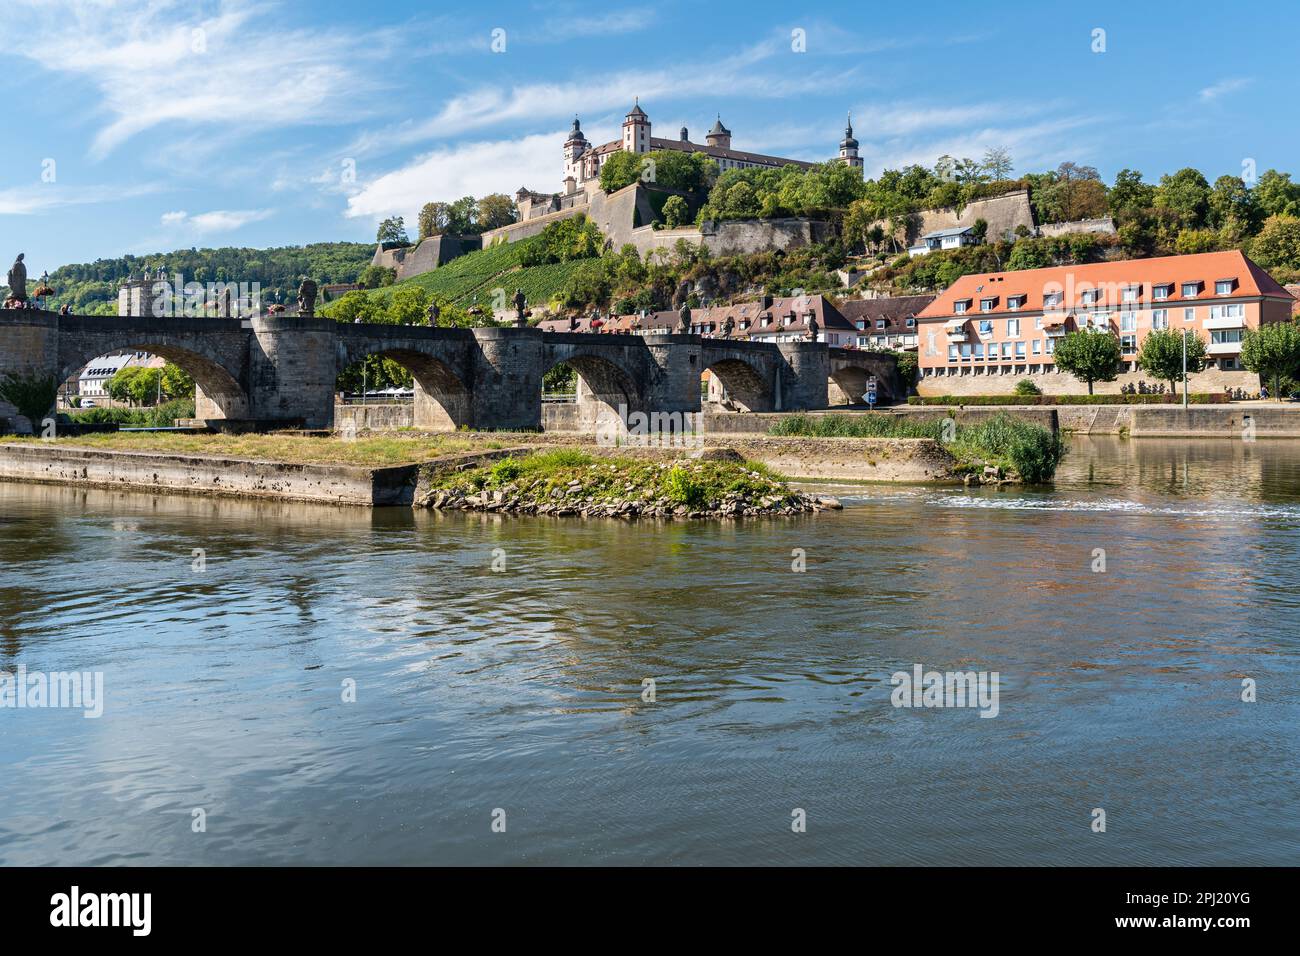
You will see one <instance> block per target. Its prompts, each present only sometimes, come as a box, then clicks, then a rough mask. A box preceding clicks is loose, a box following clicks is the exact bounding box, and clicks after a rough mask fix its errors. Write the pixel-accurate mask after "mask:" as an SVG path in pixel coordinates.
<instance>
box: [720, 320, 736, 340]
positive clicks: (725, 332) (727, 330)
mask: <svg viewBox="0 0 1300 956" xmlns="http://www.w3.org/2000/svg"><path fill="white" fill-rule="evenodd" d="M735 330H736V323H735V320H733V319H732V318H731V316H730V315H728V316H727V317H726V318H725V319H723V320H722V337H723V338H724V339H729V338H731V333H732V332H734V331H735Z"/></svg>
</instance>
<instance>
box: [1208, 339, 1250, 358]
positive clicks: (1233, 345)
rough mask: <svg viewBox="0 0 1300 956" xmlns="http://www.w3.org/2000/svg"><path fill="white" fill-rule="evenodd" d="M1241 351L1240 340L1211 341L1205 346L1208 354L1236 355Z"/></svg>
mask: <svg viewBox="0 0 1300 956" xmlns="http://www.w3.org/2000/svg"><path fill="white" fill-rule="evenodd" d="M1240 351H1241V343H1240V342H1210V343H1209V344H1208V345H1206V346H1205V354H1206V355H1236V354H1237V353H1238V352H1240Z"/></svg>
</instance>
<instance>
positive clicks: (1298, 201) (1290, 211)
mask: <svg viewBox="0 0 1300 956" xmlns="http://www.w3.org/2000/svg"><path fill="white" fill-rule="evenodd" d="M1254 192H1255V200H1256V202H1257V203H1258V204H1259V208H1260V211H1261V213H1262V215H1264V216H1300V183H1293V182H1291V174H1290V173H1279V172H1278V171H1277V170H1276V169H1268V170H1265V171H1264V173H1263V174H1262V175H1261V176H1260V177H1259V182H1257V183H1256V184H1255V190H1254Z"/></svg>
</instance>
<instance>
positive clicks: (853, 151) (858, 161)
mask: <svg viewBox="0 0 1300 956" xmlns="http://www.w3.org/2000/svg"><path fill="white" fill-rule="evenodd" d="M840 161H841V162H843V163H844V164H845V165H846V166H852V167H853V168H854V169H859V170H860V169H862V157H861V156H859V155H858V141H857V140H856V139H854V138H853V114H852V113H850V114H849V115H848V117H847V119H845V121H844V139H842V140H840Z"/></svg>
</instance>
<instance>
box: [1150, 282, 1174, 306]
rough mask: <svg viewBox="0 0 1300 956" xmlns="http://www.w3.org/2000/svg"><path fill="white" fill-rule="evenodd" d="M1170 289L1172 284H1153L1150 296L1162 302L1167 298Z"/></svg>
mask: <svg viewBox="0 0 1300 956" xmlns="http://www.w3.org/2000/svg"><path fill="white" fill-rule="evenodd" d="M1172 289H1173V286H1171V285H1157V286H1153V287H1152V289H1151V297H1152V298H1153V299H1155V300H1156V301H1157V302H1163V301H1164V300H1165V299H1167V298H1169V293H1170V291H1171V290H1172Z"/></svg>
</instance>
